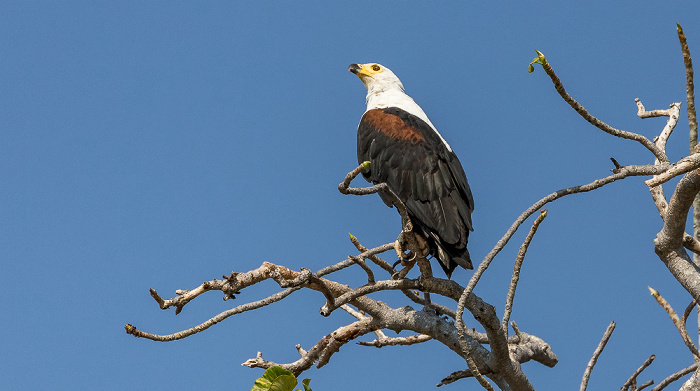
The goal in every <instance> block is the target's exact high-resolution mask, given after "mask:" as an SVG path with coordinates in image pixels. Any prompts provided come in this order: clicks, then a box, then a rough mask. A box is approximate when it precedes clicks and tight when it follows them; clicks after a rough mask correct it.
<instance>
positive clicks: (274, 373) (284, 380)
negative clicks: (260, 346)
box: [250, 367, 297, 391]
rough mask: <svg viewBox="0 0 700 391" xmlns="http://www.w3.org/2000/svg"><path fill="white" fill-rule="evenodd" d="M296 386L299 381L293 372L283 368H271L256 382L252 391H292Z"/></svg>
mask: <svg viewBox="0 0 700 391" xmlns="http://www.w3.org/2000/svg"><path fill="white" fill-rule="evenodd" d="M290 383H291V385H290ZM296 385H297V379H296V377H294V375H293V374H292V372H290V371H288V370H286V369H284V368H282V367H270V368H267V370H266V371H265V373H263V375H262V377H260V378H259V379H257V380H255V384H254V385H253V388H251V389H250V391H292V389H293V388H294V386H296Z"/></svg>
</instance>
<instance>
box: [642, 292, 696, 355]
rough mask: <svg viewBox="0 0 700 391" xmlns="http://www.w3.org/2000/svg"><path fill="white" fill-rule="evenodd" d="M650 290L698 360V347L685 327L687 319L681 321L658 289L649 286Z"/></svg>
mask: <svg viewBox="0 0 700 391" xmlns="http://www.w3.org/2000/svg"><path fill="white" fill-rule="evenodd" d="M649 292H651V295H652V296H654V299H656V302H657V303H659V305H660V306H661V307H662V308H663V309H664V310H665V311H666V313H667V314H668V316H669V317H670V318H671V321H672V322H673V325H674V326H676V329H677V330H678V332H679V333H680V334H681V338H683V342H684V343H685V346H687V347H688V350H690V353H691V354H692V355H693V358H694V359H695V361H696V362H697V361H698V360H700V354H698V349H697V348H696V347H695V344H694V343H693V340H692V339H691V338H690V335H688V332H687V331H686V329H685V321H681V319H680V318H679V317H678V314H677V313H676V311H675V310H674V309H673V307H672V306H671V304H670V303H669V302H668V301H666V299H664V298H663V296H661V294H660V293H659V292H658V291H657V290H656V289H653V288H652V287H649ZM693 301H694V300H693ZM691 308H692V307H691Z"/></svg>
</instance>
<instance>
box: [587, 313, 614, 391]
mask: <svg viewBox="0 0 700 391" xmlns="http://www.w3.org/2000/svg"><path fill="white" fill-rule="evenodd" d="M614 330H615V322H614V321H612V322H610V324H609V325H608V328H607V329H605V333H604V334H603V338H602V339H601V340H600V342H599V343H598V347H596V349H595V351H594V352H593V356H592V357H591V359H590V361H588V365H587V366H586V370H585V371H583V379H581V387H580V390H581V391H586V388H587V387H588V380H589V379H590V378H591V371H593V367H594V366H595V364H596V362H598V357H600V354H601V353H603V349H605V345H606V344H607V343H608V340H610V336H612V333H613V331H614Z"/></svg>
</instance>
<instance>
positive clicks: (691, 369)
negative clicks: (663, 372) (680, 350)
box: [652, 363, 700, 391]
mask: <svg viewBox="0 0 700 391" xmlns="http://www.w3.org/2000/svg"><path fill="white" fill-rule="evenodd" d="M699 366H700V364H698V363H695V364H693V365H691V366H689V367H687V368H683V369H681V370H680V371H678V372H676V373H674V374H672V375H671V376H669V377H667V378H665V379H664V380H663V381H661V383H659V384H658V385H657V386H656V387H654V388H653V389H652V391H660V390H663V389H664V388H666V386H668V385H669V384H671V383H673V382H674V381H676V380H678V379H680V378H682V377H683V376H685V375H687V374H689V373H691V372H695V371H696V370H697V369H698V367H699Z"/></svg>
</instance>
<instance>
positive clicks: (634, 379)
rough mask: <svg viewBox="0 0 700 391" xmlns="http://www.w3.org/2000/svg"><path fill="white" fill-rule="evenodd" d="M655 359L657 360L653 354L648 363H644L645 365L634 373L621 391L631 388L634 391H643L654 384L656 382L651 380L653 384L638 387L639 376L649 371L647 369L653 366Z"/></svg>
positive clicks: (647, 360)
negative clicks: (642, 390)
mask: <svg viewBox="0 0 700 391" xmlns="http://www.w3.org/2000/svg"><path fill="white" fill-rule="evenodd" d="M654 359H656V356H655V355H653V354H652V355H651V356H649V358H647V359H646V361H644V363H643V364H642V365H641V366H640V367H639V368H637V370H636V371H634V373H633V374H632V376H630V378H629V379H627V381H626V382H625V384H623V385H622V388H621V389H620V390H621V391H627V390H629V389H630V387H632V390H633V391H635V390H641V389H642V388H644V387H648V386H650V385H652V384H654V381H653V380H650V382H651V383H649V382H647V383H649V384H647V383H644V384H642V386H640V387H637V376H639V375H640V374H641V373H642V371H644V370H645V369H647V367H648V366H649V365H651V363H652V362H653V361H654Z"/></svg>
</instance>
